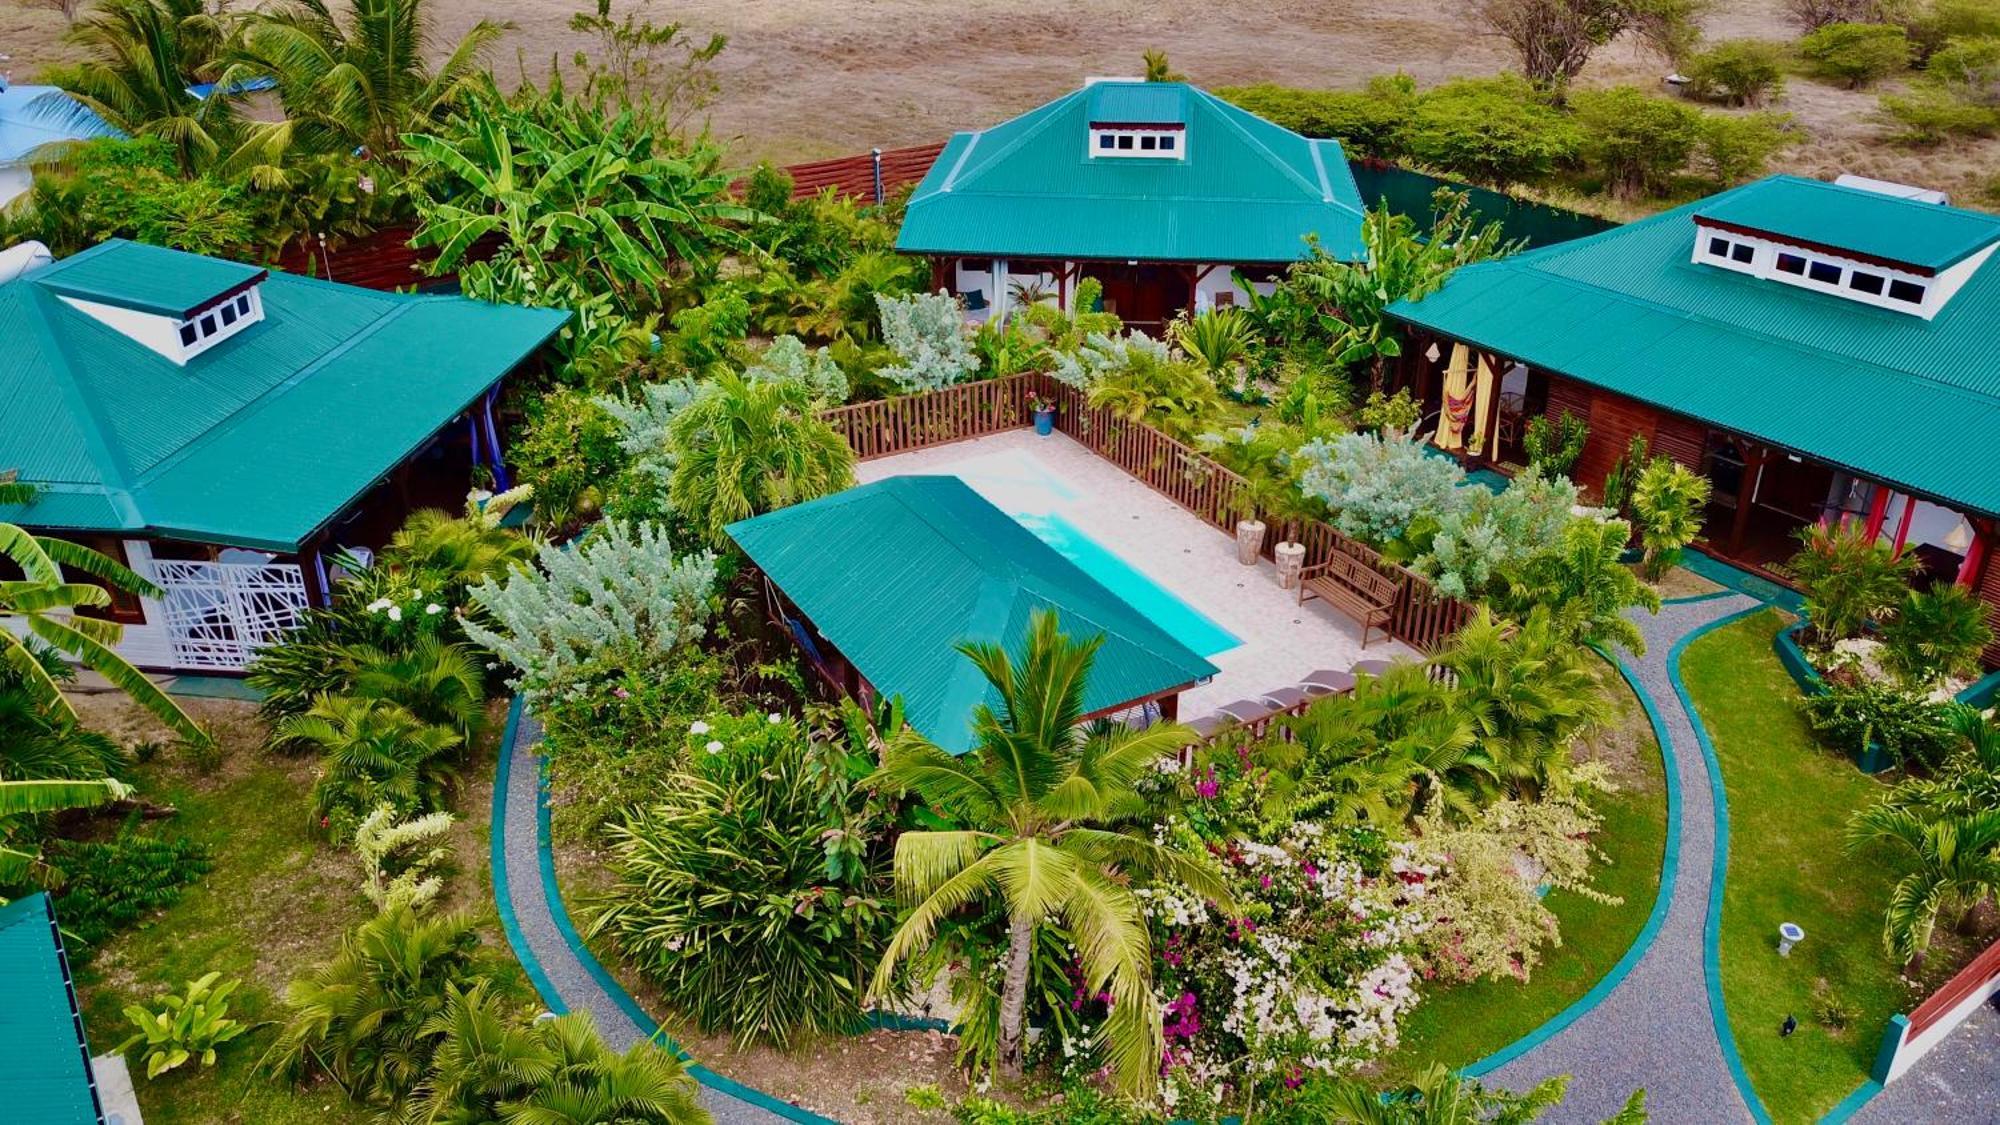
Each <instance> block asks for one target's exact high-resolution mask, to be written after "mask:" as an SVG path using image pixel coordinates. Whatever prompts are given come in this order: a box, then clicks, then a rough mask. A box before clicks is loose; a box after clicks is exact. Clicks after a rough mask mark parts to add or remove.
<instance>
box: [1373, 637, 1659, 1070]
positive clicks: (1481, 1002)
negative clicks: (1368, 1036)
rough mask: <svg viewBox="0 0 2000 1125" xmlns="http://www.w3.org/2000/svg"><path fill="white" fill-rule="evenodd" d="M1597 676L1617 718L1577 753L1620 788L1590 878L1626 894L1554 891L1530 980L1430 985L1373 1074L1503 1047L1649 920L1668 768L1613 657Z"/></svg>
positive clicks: (1613, 956)
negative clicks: (1605, 898) (1610, 900)
mask: <svg viewBox="0 0 2000 1125" xmlns="http://www.w3.org/2000/svg"><path fill="white" fill-rule="evenodd" d="M1601 678H1602V679H1603V681H1604V683H1605V691H1606V694H1607V696H1608V697H1609V698H1610V699H1611V701H1612V703H1613V714H1614V717H1613V718H1612V720H1611V723H1610V724H1609V726H1608V727H1607V728H1606V730H1605V731H1604V732H1602V733H1601V734H1600V735H1599V736H1597V737H1596V738H1593V739H1592V740H1591V744H1590V745H1589V746H1588V747H1586V748H1585V750H1584V752H1583V753H1581V754H1580V755H1579V757H1581V758H1590V757H1595V756H1601V757H1603V758H1604V759H1605V760H1606V761H1607V762H1609V763H1610V764H1611V766H1612V769H1613V775H1614V777H1615V778H1616V779H1617V782H1618V785H1619V790H1618V792H1616V793H1611V794H1607V795H1604V796H1601V797H1600V798H1599V799H1598V800H1597V801H1596V807H1597V810H1598V811H1599V812H1600V813H1601V814H1603V817H1604V827H1603V829H1602V830H1601V831H1600V832H1599V833H1598V845H1599V847H1601V848H1602V849H1603V851H1604V853H1605V854H1606V855H1607V856H1608V857H1609V861H1608V862H1607V863H1605V864H1604V865H1603V866H1602V867H1600V868H1599V869H1598V872H1597V880H1596V887H1597V889H1598V890H1600V891H1603V892H1605V893H1606V894H1611V895H1616V896H1618V897H1619V898H1620V899H1622V900H1623V902H1621V903H1620V904H1619V905H1617V906H1607V905H1605V904H1603V903H1600V902H1596V901H1594V900H1592V899H1588V898H1585V897H1584V896H1582V895H1579V894H1575V893H1573V892H1569V891H1561V890H1557V891H1552V892H1550V894H1549V897H1548V906H1549V909H1550V910H1551V911H1553V912H1554V914H1555V915H1556V918H1557V919H1558V920H1559V921H1560V923H1561V925H1562V945H1560V946H1558V947H1557V948H1554V949H1550V950H1547V951H1546V952H1545V953H1544V956H1543V959H1542V963H1541V964H1540V965H1539V966H1538V967H1536V969H1535V971H1534V974H1533V975H1532V976H1531V977H1530V978H1529V979H1528V980H1527V981H1513V980H1505V981H1495V980H1481V981H1475V982H1472V983H1470V984H1461V985H1455V986H1452V987H1449V988H1437V987H1435V986H1433V988H1432V991H1431V992H1430V994H1429V995H1427V996H1425V998H1424V1001H1423V1003H1421V1004H1419V1005H1417V1007H1416V1009H1415V1010H1414V1011H1413V1012H1411V1013H1410V1015H1409V1017H1408V1018H1407V1019H1405V1020H1404V1021H1403V1028H1402V1044H1401V1046H1399V1047H1398V1048H1397V1050H1396V1051H1395V1052H1394V1053H1392V1054H1390V1055H1388V1056H1387V1057H1385V1058H1383V1059H1381V1060H1379V1061H1377V1062H1376V1064H1375V1066H1374V1068H1373V1069H1374V1071H1375V1072H1376V1074H1377V1075H1378V1077H1379V1078H1381V1079H1383V1080H1388V1081H1395V1080H1400V1079H1405V1078H1409V1077H1411V1076H1413V1075H1414V1074H1415V1073H1416V1072H1417V1071H1420V1070H1422V1069H1423V1068H1424V1067H1425V1066H1428V1065H1429V1064H1430V1063H1432V1062H1440V1063H1443V1064H1445V1065H1446V1066H1449V1067H1452V1068H1457V1067H1462V1066H1466V1065H1468V1064H1470V1063H1474V1062H1477V1061H1478V1060H1480V1059H1482V1058H1484V1057H1486V1056H1487V1055H1490V1054H1492V1053H1493V1052H1495V1051H1498V1050H1500V1049H1501V1048H1503V1047H1506V1046H1507V1045H1508V1044H1510V1043H1513V1042H1514V1041H1515V1040H1518V1039H1520V1038H1521V1037H1522V1036H1524V1035H1527V1034H1528V1033H1529V1032H1532V1031H1534V1030H1535V1029H1536V1028H1537V1027H1540V1026H1541V1025H1542V1024H1544V1023H1546V1022H1547V1021H1548V1020H1549V1019H1550V1018H1551V1017H1553V1016H1555V1015H1556V1014H1557V1013H1558V1012H1561V1011H1562V1010H1563V1009H1564V1008H1566V1007H1568V1006H1569V1005H1570V1004H1571V1003H1573V1002H1575V1001H1576V1000H1577V998H1578V997H1581V996H1582V995H1583V994H1584V993H1586V992H1588V991H1590V989H1591V988H1592V987H1593V986H1594V985H1596V984H1597V982H1598V981H1600V980H1602V979H1603V978H1604V975H1605V974H1606V973H1608V972H1610V971H1611V968H1612V966H1614V965H1616V964H1617V963H1618V959H1619V958H1621V957H1623V956H1624V955H1625V951H1626V950H1627V949H1629V948H1631V945H1632V942H1633V940H1634V939H1635V938H1636V937H1637V936H1638V934H1639V931H1640V929H1641V928H1643V927H1644V926H1645V924H1646V918H1647V916H1648V915H1649V914H1651V913H1652V910H1653V900H1654V898H1655V897H1656V895H1657V894H1658V891H1659V887H1660V861H1661V857H1662V855H1663V854H1664V852H1665V849H1666V835H1667V804H1666V776H1665V772H1664V769H1663V765H1662V762H1661V760H1660V748H1659V743H1658V742H1657V741H1656V740H1655V739H1654V737H1653V733H1652V726H1651V723H1650V722H1649V721H1648V719H1647V717H1646V712H1645V708H1644V707H1643V706H1642V705H1641V704H1640V703H1639V700H1638V697H1637V696H1635V695H1633V694H1632V689H1631V687H1630V686H1629V685H1627V684H1626V683H1625V681H1624V678H1623V677H1622V676H1620V675H1619V674H1618V672H1617V671H1616V670H1615V669H1613V668H1612V667H1611V666H1610V665H1609V664H1606V665H1604V666H1603V668H1602V669H1601Z"/></svg>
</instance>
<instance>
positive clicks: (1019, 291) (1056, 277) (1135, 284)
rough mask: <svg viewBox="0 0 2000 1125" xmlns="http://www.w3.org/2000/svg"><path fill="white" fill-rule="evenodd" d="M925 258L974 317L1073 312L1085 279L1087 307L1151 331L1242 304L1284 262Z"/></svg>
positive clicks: (1265, 290) (934, 278)
mask: <svg viewBox="0 0 2000 1125" xmlns="http://www.w3.org/2000/svg"><path fill="white" fill-rule="evenodd" d="M930 261H931V291H932V292H944V293H948V294H950V295H952V296H955V297H958V298H959V299H960V301H961V303H962V304H963V305H964V307H965V313H966V319H967V320H968V321H970V322H972V323H975V324H983V323H985V322H987V321H989V320H991V321H994V322H996V323H997V322H1003V321H1005V320H1006V318H1007V317H1008V316H1009V315H1011V314H1013V313H1014V312H1017V311H1019V310H1020V309H1022V308H1025V307H1028V306H1030V305H1035V304H1051V305H1054V306H1055V307H1057V308H1060V309H1062V310H1063V311H1064V312H1075V311H1077V308H1076V293H1077V288H1078V286H1080V285H1081V284H1082V283H1083V282H1084V281H1085V280H1086V279H1089V280H1094V281H1096V282H1097V283H1098V285H1099V286H1100V287H1101V290H1102V296H1101V297H1100V298H1099V301H1098V303H1097V306H1096V308H1094V309H1092V310H1089V311H1097V312H1108V313H1112V314H1114V315H1116V316H1117V317H1118V318H1119V319H1120V320H1122V321H1123V322H1124V323H1125V326H1126V327H1127V328H1131V329H1135V330H1137V331H1141V332H1145V333H1147V334H1149V335H1154V336H1157V335H1159V334H1160V333H1161V332H1162V331H1164V330H1165V328H1166V326H1167V324H1169V323H1171V322H1172V321H1173V320H1175V319H1177V318H1179V317H1181V316H1184V315H1192V314H1194V313H1198V312H1201V311H1203V310H1206V309H1212V308H1231V307H1236V306H1241V305H1244V304H1247V303H1248V301H1249V298H1250V293H1251V292H1252V291H1255V292H1257V293H1262V294H1269V293H1270V292H1271V291H1272V289H1273V288H1275V287H1276V284H1277V281H1278V279H1279V278H1281V277H1282V276H1283V275H1284V270H1285V267H1284V266H1283V265H1282V264H1262V265H1259V264H1252V265H1226V264H1220V263H1213V262H1168V261H1142V260H1128V261H1109V260H1064V259H1044V258H989V257H975V256H967V255H934V256H932V257H931V260H930ZM1239 272H1240V273H1242V274H1243V276H1244V279H1245V280H1247V281H1248V282H1249V283H1250V286H1249V288H1248V289H1246V288H1245V287H1243V286H1241V285H1239V284H1237V282H1236V274H1237V273H1239Z"/></svg>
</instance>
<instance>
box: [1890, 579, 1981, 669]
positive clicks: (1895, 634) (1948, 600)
mask: <svg viewBox="0 0 2000 1125" xmlns="http://www.w3.org/2000/svg"><path fill="white" fill-rule="evenodd" d="M1882 639H1883V641H1884V642H1885V643H1886V644H1887V645H1888V653H1887V656H1888V663H1889V666H1890V667H1892V668H1894V669H1896V670H1897V671H1898V672H1901V673H1902V674H1903V675H1905V676H1907V677H1909V678H1910V679H1911V680H1914V681H1916V682H1917V683H1921V684H1931V683H1935V682H1937V681H1938V680H1941V679H1944V678H1945V677H1947V676H1964V675H1970V674H1972V673H1973V672H1975V671H1977V670H1978V668H1979V654H1980V653H1981V652H1984V651H1985V650H1986V646H1988V645H1990V644H1992V643H1993V628H1992V626H1990V625H1988V624H1987V623H1986V605H1985V603H1983V602H1981V601H1980V600H1979V599H1978V598H1976V597H1974V596H1973V595H1972V592H1971V591H1969V590H1967V589H1966V588H1965V587H1963V586H1954V585H1949V584H1946V583H1939V584H1938V585H1935V586H1932V587H1931V588H1930V589H1928V590H1912V591H1910V593H1909V595H1908V596H1907V597H1905V598H1904V599H1903V604H1902V607H1901V608H1899V609H1898V610H1897V611H1896V616H1895V617H1894V618H1892V619H1891V620H1890V621H1889V623H1888V624H1886V625H1884V626H1883V627H1882Z"/></svg>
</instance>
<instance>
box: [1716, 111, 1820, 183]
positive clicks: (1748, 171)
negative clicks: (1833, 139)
mask: <svg viewBox="0 0 2000 1125" xmlns="http://www.w3.org/2000/svg"><path fill="white" fill-rule="evenodd" d="M1700 134H1701V135H1700V137H1699V139H1698V140H1697V141H1696V142H1695V150H1694V168H1695V171H1696V172H1698V173H1700V174H1701V175H1702V176H1704V177H1706V178H1707V179H1708V180H1709V181H1711V182H1712V183H1714V184H1716V185H1717V186H1718V187H1734V186H1736V185H1737V184H1740V183H1744V182H1745V181H1748V180H1754V179H1756V178H1757V177H1759V176H1761V175H1763V174H1764V168H1765V166H1766V165H1768V164H1769V163H1770V162H1771V157H1773V156H1775V155H1777V153H1778V151H1779V150H1780V149H1783V148H1785V147H1787V146H1789V145H1790V144H1791V143H1792V142H1793V140H1794V139H1795V138H1796V137H1797V130H1795V129H1793V127H1792V115H1791V114H1789V113H1746V114H1734V113H1706V114H1703V115H1702V118H1701V130H1700Z"/></svg>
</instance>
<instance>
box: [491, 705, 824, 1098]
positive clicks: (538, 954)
mask: <svg viewBox="0 0 2000 1125" xmlns="http://www.w3.org/2000/svg"><path fill="white" fill-rule="evenodd" d="M541 738H542V730H541V725H540V724H539V723H537V722H535V720H534V719H532V718H529V717H528V716H526V715H524V714H522V713H521V704H520V701H519V700H518V699H517V700H515V703H514V707H513V709H512V710H511V711H509V712H508V722H507V737H506V739H505V744H504V745H503V746H502V747H501V750H500V766H499V776H498V777H497V778H496V779H495V783H494V787H493V891H494V897H495V900H496V901H497V903H498V905H499V909H500V919H501V923H502V925H503V927H504V928H505V929H506V931H507V941H508V944H510V945H512V946H513V947H514V955H515V956H516V957H517V958H519V959H520V962H521V967H522V968H523V969H525V970H526V971H527V974H528V978H529V979H530V980H532V981H533V982H534V985H535V990H536V991H537V992H539V993H540V994H541V997H542V1002H543V1003H544V1004H546V1005H548V1008H549V1010H550V1011H552V1012H558V1013H562V1012H572V1011H588V1012H589V1013H591V1015H592V1016H593V1017H594V1018H595V1019H596V1020H597V1028H598V1030H599V1031H600V1032H602V1033H603V1035H604V1039H605V1042H607V1043H609V1044H610V1045H611V1046H612V1047H614V1048H616V1049H618V1050H621V1051H622V1050H624V1049H625V1048H627V1047H629V1046H631V1045H632V1044H633V1043H636V1042H638V1041H640V1040H642V1039H650V1038H652V1037H654V1036H655V1035H659V1034H661V1032H660V1030H659V1023H658V1021H656V1020H653V1019H651V1018H650V1017H648V1016H647V1015H646V1013H645V1011H644V1010H642V1009H641V1008H640V1007H639V1005H638V1004H637V1003H636V1002H635V1001H634V1000H633V999H632V997H631V995H630V994H629V993H627V992H626V991H625V990H624V989H623V988H621V987H619V985H618V982H617V981H615V980H613V979H612V978H611V975H610V974H609V973H607V972H605V970H604V967H603V966H602V965H600V964H598V963H597V960H596V959H595V958H594V957H592V956H591V955H590V953H589V951H588V950H586V949H585V948H584V947H583V943H582V941H581V940H579V938H578V937H577V933H576V929H575V927H574V926H573V925H571V923H570V919H569V913H568V911H566V910H565V909H564V908H563V903H562V897H561V895H560V894H558V893H557V891H556V886H555V873H554V870H553V861H552V860H551V859H550V858H549V853H548V851H547V850H546V849H545V848H544V847H543V846H542V843H543V838H544V836H545V834H546V832H547V816H546V809H545V808H544V806H543V802H542V792H541V755H539V754H537V753H536V752H535V747H536V745H537V744H538V743H540V742H541ZM688 1071H689V1073H691V1074H693V1075H694V1076H695V1078H696V1079H697V1080H699V1081H700V1082H701V1104H702V1105H703V1106H705V1107H707V1109H708V1111H709V1112H710V1113H712V1114H713V1115H714V1116H715V1120H716V1121H717V1122H718V1123H719V1125H764V1123H767V1122H780V1121H801V1122H819V1123H825V1125H832V1123H831V1122H830V1121H829V1120H828V1119H827V1118H824V1117H820V1116H819V1115H817V1114H813V1113H808V1112H806V1111H805V1110H802V1109H799V1108H797V1107H796V1106H791V1105H786V1104H785V1103H784V1102H781V1101H778V1100H777V1099H775V1098H772V1097H770V1096H769V1095H766V1094H763V1093H761V1092H759V1091H756V1090H753V1089H750V1088H749V1087H747V1086H744V1085H742V1084H741V1083H738V1082H735V1081H733V1080H731V1079H728V1078H725V1077H723V1076H722V1075H719V1074H716V1073H714V1072H713V1071H710V1070H708V1069H707V1068H705V1067H702V1066H698V1065H693V1064H690V1065H689V1067H688Z"/></svg>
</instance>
